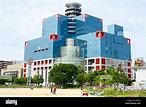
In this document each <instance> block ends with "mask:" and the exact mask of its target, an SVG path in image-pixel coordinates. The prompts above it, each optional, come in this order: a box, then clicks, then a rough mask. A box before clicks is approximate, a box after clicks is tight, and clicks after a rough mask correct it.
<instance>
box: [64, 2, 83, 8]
mask: <svg viewBox="0 0 146 107" xmlns="http://www.w3.org/2000/svg"><path fill="white" fill-rule="evenodd" d="M65 6H66V7H67V8H70V7H74V8H80V7H81V4H80V3H77V2H71V3H66V4H65Z"/></svg>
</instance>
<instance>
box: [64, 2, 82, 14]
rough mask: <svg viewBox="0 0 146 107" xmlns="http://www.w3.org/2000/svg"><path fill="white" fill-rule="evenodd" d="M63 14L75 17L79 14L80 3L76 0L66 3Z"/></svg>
mask: <svg viewBox="0 0 146 107" xmlns="http://www.w3.org/2000/svg"><path fill="white" fill-rule="evenodd" d="M65 6H66V7H67V9H66V10H65V12H66V13H65V15H66V16H68V17H75V16H79V15H81V8H80V7H81V4H80V3H77V2H71V3H66V4H65Z"/></svg>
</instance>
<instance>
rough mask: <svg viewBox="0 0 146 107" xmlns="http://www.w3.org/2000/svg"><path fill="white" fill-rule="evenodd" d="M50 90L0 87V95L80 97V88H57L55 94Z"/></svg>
mask: <svg viewBox="0 0 146 107" xmlns="http://www.w3.org/2000/svg"><path fill="white" fill-rule="evenodd" d="M50 91H51V90H50V89H49V88H34V89H33V90H31V89H30V88H0V97H82V95H81V92H80V89H57V90H56V94H52V93H50ZM88 97H97V96H90V95H89V96H88Z"/></svg>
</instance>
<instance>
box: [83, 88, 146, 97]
mask: <svg viewBox="0 0 146 107" xmlns="http://www.w3.org/2000/svg"><path fill="white" fill-rule="evenodd" d="M89 88H90V87H84V89H86V90H89ZM101 91H104V94H103V96H104V97H146V91H142V90H140V91H139V90H138V91H136V90H127V91H124V92H123V91H116V90H114V89H113V88H104V89H92V92H101ZM88 92H89V91H88Z"/></svg>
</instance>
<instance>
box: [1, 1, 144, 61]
mask: <svg viewBox="0 0 146 107" xmlns="http://www.w3.org/2000/svg"><path fill="white" fill-rule="evenodd" d="M68 2H71V0H0V60H23V57H24V42H25V41H27V40H31V39H34V38H38V37H41V34H42V32H41V31H42V19H44V18H46V17H49V16H52V15H55V14H57V13H60V14H63V15H64V13H65V11H64V10H65V9H66V7H65V3H68ZM72 2H79V3H81V4H82V7H81V8H82V13H87V14H90V15H93V16H96V17H99V18H102V19H103V30H104V31H105V32H107V26H108V25H110V24H118V25H121V26H123V27H124V36H125V37H127V38H130V39H131V56H132V60H134V58H136V57H143V58H144V59H145V60H146V0H76V1H72Z"/></svg>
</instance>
